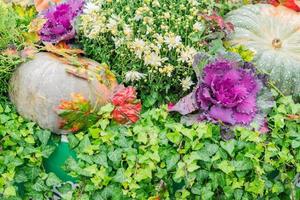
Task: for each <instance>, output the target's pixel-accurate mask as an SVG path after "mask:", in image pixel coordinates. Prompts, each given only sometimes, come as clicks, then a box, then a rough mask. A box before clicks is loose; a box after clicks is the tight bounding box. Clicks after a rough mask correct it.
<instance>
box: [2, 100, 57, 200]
mask: <svg viewBox="0 0 300 200" xmlns="http://www.w3.org/2000/svg"><path fill="white" fill-rule="evenodd" d="M50 136H51V133H50V132H49V131H46V130H42V129H40V128H38V127H37V126H36V125H35V123H33V122H28V121H25V120H24V119H23V118H22V117H20V116H19V115H17V114H16V112H15V110H14V108H13V107H12V106H11V105H10V104H8V103H4V102H1V103H0V199H1V200H2V199H3V200H6V199H39V200H41V199H46V198H47V197H50V196H52V191H51V189H52V186H53V185H56V184H58V183H60V180H59V179H58V178H57V177H56V176H55V175H54V174H52V173H50V174H46V173H45V171H44V169H43V165H42V161H43V158H47V157H48V156H49V155H50V154H51V153H52V152H53V151H54V149H55V146H50V145H48V140H49V138H50Z"/></svg>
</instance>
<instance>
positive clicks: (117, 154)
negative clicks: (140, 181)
mask: <svg viewBox="0 0 300 200" xmlns="http://www.w3.org/2000/svg"><path fill="white" fill-rule="evenodd" d="M108 158H109V159H110V160H111V161H113V162H114V163H119V162H121V158H122V150H121V149H116V150H114V151H111V152H109V153H108Z"/></svg>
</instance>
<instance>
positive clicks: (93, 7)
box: [83, 2, 102, 14]
mask: <svg viewBox="0 0 300 200" xmlns="http://www.w3.org/2000/svg"><path fill="white" fill-rule="evenodd" d="M101 6H102V5H101V4H99V5H96V4H94V3H92V2H87V3H86V4H85V6H84V9H83V13H84V14H90V13H92V12H97V11H99V10H100V9H101Z"/></svg>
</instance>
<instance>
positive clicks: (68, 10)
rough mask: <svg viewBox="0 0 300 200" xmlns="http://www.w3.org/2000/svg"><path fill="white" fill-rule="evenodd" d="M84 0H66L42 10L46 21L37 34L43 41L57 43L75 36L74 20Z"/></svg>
mask: <svg viewBox="0 0 300 200" xmlns="http://www.w3.org/2000/svg"><path fill="white" fill-rule="evenodd" d="M83 5H84V0H68V1H67V2H65V3H62V4H58V5H56V6H53V7H51V8H49V9H48V10H46V11H44V12H42V16H43V18H45V19H46V20H47V21H46V23H45V24H44V26H43V28H42V29H41V30H40V32H39V35H40V37H41V39H42V41H44V42H51V43H58V42H60V41H62V40H69V39H72V38H74V36H75V28H74V21H75V18H76V17H77V16H78V15H79V14H80V13H81V12H82V8H83Z"/></svg>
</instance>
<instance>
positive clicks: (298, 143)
mask: <svg viewBox="0 0 300 200" xmlns="http://www.w3.org/2000/svg"><path fill="white" fill-rule="evenodd" d="M299 147H300V141H298V140H293V141H292V148H293V149H297V148H299Z"/></svg>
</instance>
